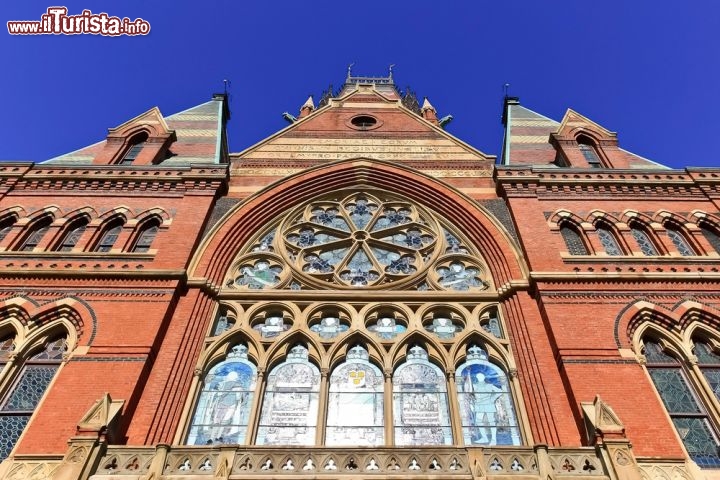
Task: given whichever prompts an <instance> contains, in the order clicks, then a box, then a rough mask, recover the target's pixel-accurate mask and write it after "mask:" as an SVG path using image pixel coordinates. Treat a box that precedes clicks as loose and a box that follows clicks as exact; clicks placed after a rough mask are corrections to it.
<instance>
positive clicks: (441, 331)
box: [425, 316, 462, 340]
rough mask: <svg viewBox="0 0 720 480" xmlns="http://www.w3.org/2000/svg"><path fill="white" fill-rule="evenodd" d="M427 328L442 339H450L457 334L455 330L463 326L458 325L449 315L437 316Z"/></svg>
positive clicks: (457, 330)
mask: <svg viewBox="0 0 720 480" xmlns="http://www.w3.org/2000/svg"><path fill="white" fill-rule="evenodd" d="M425 330H427V331H428V332H432V333H434V334H435V335H436V336H437V337H438V338H439V339H441V340H450V339H452V338H453V337H454V336H455V332H459V331H460V330H462V326H460V325H456V324H455V322H453V319H452V318H450V317H449V316H436V317H435V318H433V320H432V322H431V323H430V324H429V325H426V326H425Z"/></svg>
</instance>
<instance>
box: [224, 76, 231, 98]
mask: <svg viewBox="0 0 720 480" xmlns="http://www.w3.org/2000/svg"><path fill="white" fill-rule="evenodd" d="M223 85H224V86H225V95H227V92H228V87H229V86H230V80H228V79H227V78H226V79H224V80H223Z"/></svg>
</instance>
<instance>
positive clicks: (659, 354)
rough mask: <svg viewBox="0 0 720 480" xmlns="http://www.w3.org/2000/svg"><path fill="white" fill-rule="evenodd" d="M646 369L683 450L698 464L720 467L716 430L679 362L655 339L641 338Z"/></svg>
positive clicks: (719, 444) (719, 443) (719, 445)
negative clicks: (681, 443) (643, 339)
mask: <svg viewBox="0 0 720 480" xmlns="http://www.w3.org/2000/svg"><path fill="white" fill-rule="evenodd" d="M643 353H644V355H645V359H646V361H647V364H646V365H647V370H648V373H649V374H650V378H651V379H652V381H653V383H654V384H655V388H656V389H657V391H658V393H659V394H660V398H661V399H662V401H663V404H664V405H665V409H666V410H667V412H668V414H670V418H671V420H672V423H673V425H674V426H675V429H676V430H677V432H678V435H679V436H680V438H681V439H682V442H683V444H684V445H685V449H686V450H687V452H688V454H689V455H690V458H692V459H693V460H694V461H695V462H696V463H697V464H698V465H699V466H701V467H713V468H717V467H720V456H718V447H720V442H718V436H717V432H716V431H715V430H714V428H713V426H712V424H711V423H710V420H709V418H708V415H707V413H706V411H705V409H704V407H703V406H702V405H701V403H700V401H699V396H698V394H697V392H696V390H695V387H694V386H693V385H692V384H691V382H689V380H688V377H687V376H686V374H685V372H684V371H683V368H682V364H681V362H680V361H679V360H678V359H677V358H675V357H674V356H672V355H670V354H669V353H668V352H666V351H665V350H664V349H663V347H662V345H660V343H659V342H658V341H656V340H654V339H646V340H645V341H644V348H643Z"/></svg>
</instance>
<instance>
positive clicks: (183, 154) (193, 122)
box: [43, 99, 223, 165]
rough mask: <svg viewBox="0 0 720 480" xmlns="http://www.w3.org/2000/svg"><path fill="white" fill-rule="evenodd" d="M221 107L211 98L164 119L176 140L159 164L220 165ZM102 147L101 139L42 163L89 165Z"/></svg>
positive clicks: (217, 101)
mask: <svg viewBox="0 0 720 480" xmlns="http://www.w3.org/2000/svg"><path fill="white" fill-rule="evenodd" d="M222 108H223V103H222V101H221V100H220V99H213V100H210V101H209V102H205V103H203V104H201V105H197V106H195V107H192V108H190V109H188V110H184V111H182V112H180V113H176V114H174V115H170V116H168V117H165V122H166V123H167V125H168V127H169V128H170V129H171V130H175V134H176V136H177V140H176V141H175V142H173V144H172V145H170V152H171V153H172V156H171V157H170V158H168V159H166V160H164V161H163V162H162V163H163V165H189V164H196V163H220V155H221V151H220V149H221V144H222V128H223V126H222ZM104 146H105V140H102V141H100V142H98V143H95V144H93V145H90V146H87V147H84V148H81V149H79V150H75V151H74V152H70V153H67V154H65V155H60V156H58V157H55V158H51V159H50V160H47V161H45V162H43V163H59V164H64V165H68V164H69V165H89V164H92V162H93V159H94V158H95V156H96V155H97V154H98V153H99V152H100V151H101V150H102V149H103V147H104Z"/></svg>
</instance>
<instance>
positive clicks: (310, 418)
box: [256, 345, 320, 445]
mask: <svg viewBox="0 0 720 480" xmlns="http://www.w3.org/2000/svg"><path fill="white" fill-rule="evenodd" d="M308 354H309V352H308V349H307V348H306V347H305V346H304V345H295V346H294V347H292V348H291V349H290V353H288V356H287V359H286V360H285V361H284V362H283V363H281V364H280V365H278V366H277V367H275V368H273V369H272V371H271V372H270V374H269V375H268V376H267V384H266V388H265V396H264V398H263V406H262V413H261V415H260V424H259V426H258V433H257V440H256V444H258V445H314V444H315V433H316V430H317V427H316V425H317V416H318V397H319V391H320V370H319V369H318V367H317V366H315V364H313V363H312V362H310V360H309V359H308Z"/></svg>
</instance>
